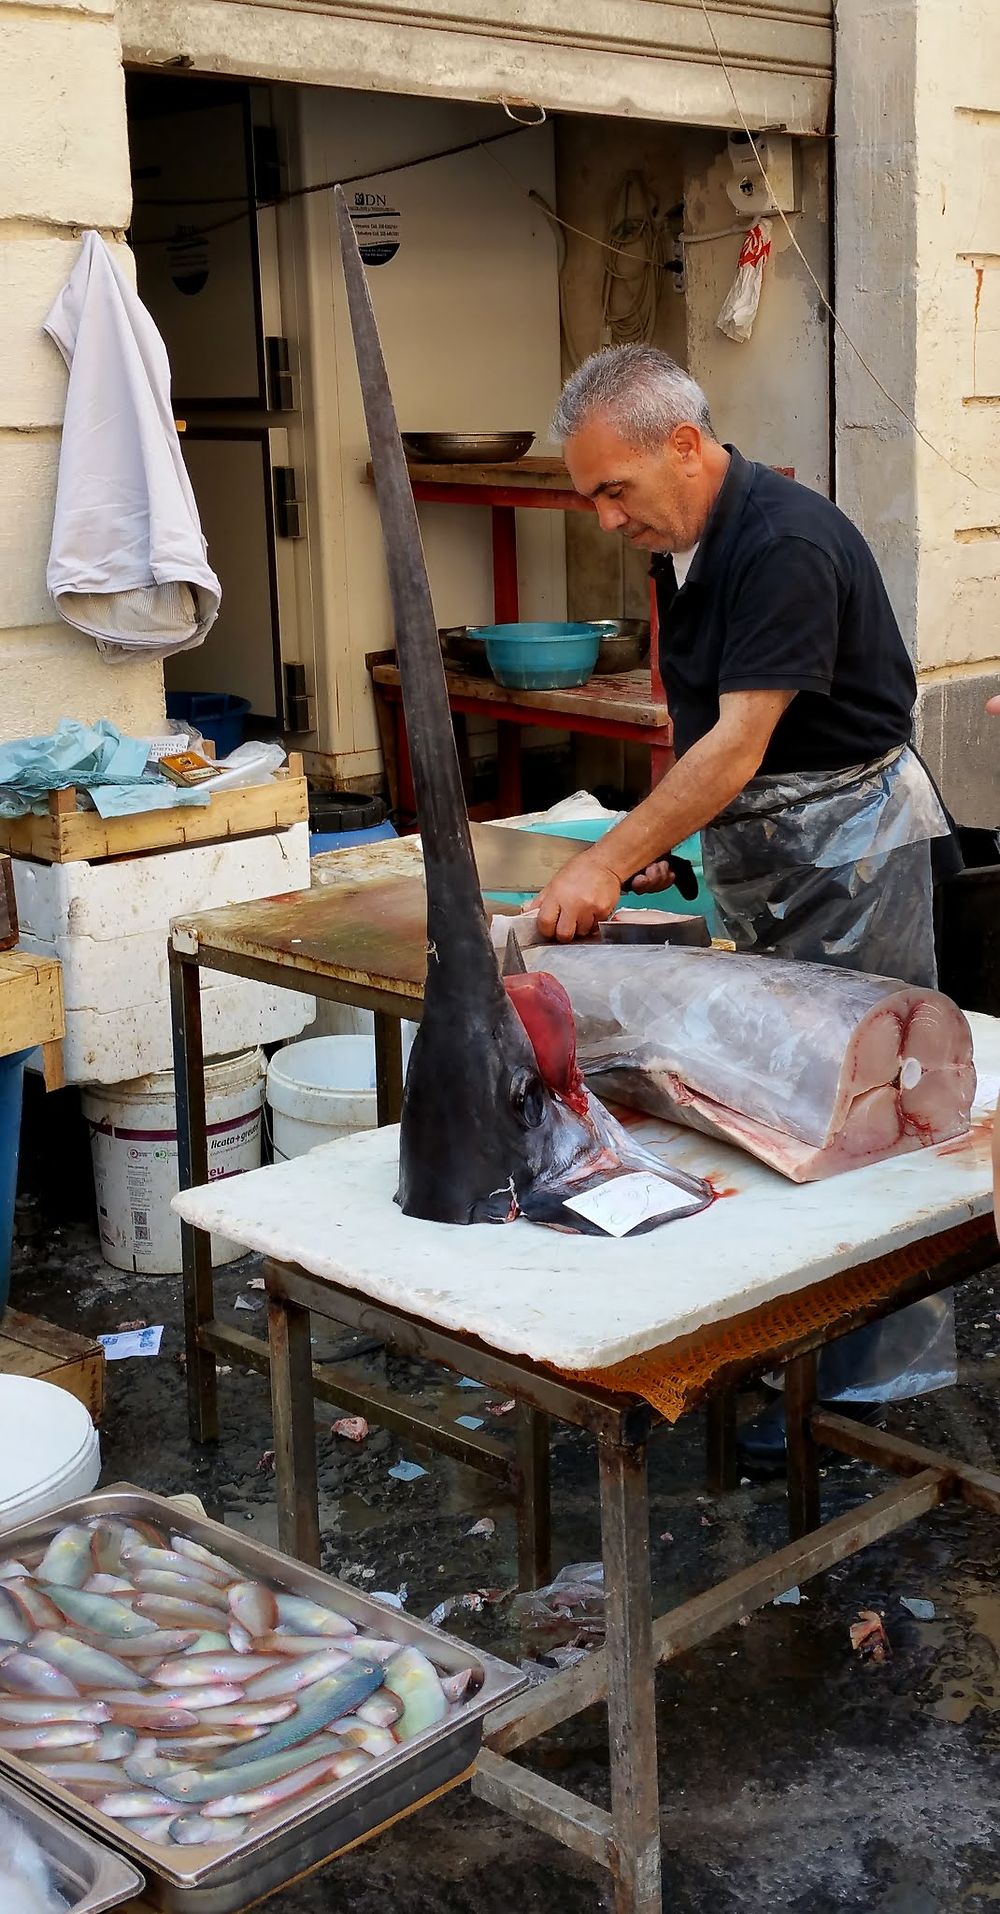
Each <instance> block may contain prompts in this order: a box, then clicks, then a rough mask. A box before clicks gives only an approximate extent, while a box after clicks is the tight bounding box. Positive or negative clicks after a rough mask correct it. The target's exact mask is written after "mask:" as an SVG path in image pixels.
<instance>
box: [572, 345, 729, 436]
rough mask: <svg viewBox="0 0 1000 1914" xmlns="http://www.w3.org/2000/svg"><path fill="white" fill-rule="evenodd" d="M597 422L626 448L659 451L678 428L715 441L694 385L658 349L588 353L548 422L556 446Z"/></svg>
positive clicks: (705, 407)
mask: <svg viewBox="0 0 1000 1914" xmlns="http://www.w3.org/2000/svg"><path fill="white" fill-rule="evenodd" d="M598 416H603V417H605V418H606V419H608V420H609V422H610V423H611V424H612V425H613V426H614V428H615V430H616V431H617V432H618V433H620V435H621V437H622V438H623V439H624V441H625V443H626V445H641V446H643V447H652V446H656V445H662V444H664V442H665V441H666V440H667V439H669V437H670V434H671V432H673V431H674V430H675V428H676V427H677V426H678V425H696V426H697V427H698V429H699V431H700V432H703V433H704V434H705V437H706V438H709V439H714V437H715V430H714V427H713V425H712V415H711V413H710V412H709V409H708V400H707V399H706V397H705V394H704V392H703V391H702V389H701V387H700V385H699V384H698V382H697V380H696V379H692V377H691V375H690V373H689V372H685V370H684V368H683V366H679V365H678V364H677V362H676V360H674V359H671V357H670V355H669V353H667V352H661V351H660V349H659V347H658V346H606V347H605V348H604V349H603V351H601V352H592V353H591V355H590V358H589V359H585V360H584V362H583V364H582V365H581V366H578V367H577V370H576V371H575V372H574V373H573V374H572V375H571V377H570V378H568V379H567V381H566V384H565V385H564V386H563V389H562V393H561V396H560V399H559V404H558V405H557V406H556V410H555V414H554V417H553V420H552V436H553V438H555V439H556V440H557V441H558V442H559V444H560V445H563V444H565V442H566V440H567V439H571V438H574V437H575V435H576V433H577V432H579V431H580V430H581V429H582V427H583V426H585V425H589V423H590V421H591V420H592V419H594V418H597V417H598Z"/></svg>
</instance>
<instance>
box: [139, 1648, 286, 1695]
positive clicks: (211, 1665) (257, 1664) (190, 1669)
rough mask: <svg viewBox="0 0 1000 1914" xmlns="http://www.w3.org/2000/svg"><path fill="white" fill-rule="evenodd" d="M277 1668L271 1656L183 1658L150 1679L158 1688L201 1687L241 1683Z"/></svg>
mask: <svg viewBox="0 0 1000 1914" xmlns="http://www.w3.org/2000/svg"><path fill="white" fill-rule="evenodd" d="M276 1667H280V1662H279V1661H278V1659H277V1657H276V1656H274V1655H183V1656H178V1657H175V1658H173V1659H172V1660H170V1661H165V1662H163V1663H162V1664H161V1666H160V1667H159V1668H157V1669H156V1670H155V1671H154V1673H153V1675H152V1676H151V1677H150V1679H151V1680H152V1681H153V1682H155V1684H156V1686H157V1687H158V1688H188V1687H190V1688H200V1687H202V1686H203V1685H204V1684H205V1682H219V1681H223V1682H228V1681H235V1682H238V1683H242V1682H244V1681H248V1680H249V1679H250V1677H251V1676H252V1675H263V1674H264V1673H265V1671H266V1670H267V1669H268V1668H276Z"/></svg>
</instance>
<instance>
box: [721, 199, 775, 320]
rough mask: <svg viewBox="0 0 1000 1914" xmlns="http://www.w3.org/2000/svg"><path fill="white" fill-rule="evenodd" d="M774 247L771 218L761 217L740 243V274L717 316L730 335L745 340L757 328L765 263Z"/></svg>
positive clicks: (738, 271) (737, 270) (737, 275)
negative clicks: (755, 323)
mask: <svg viewBox="0 0 1000 1914" xmlns="http://www.w3.org/2000/svg"><path fill="white" fill-rule="evenodd" d="M770 251H771V221H770V220H769V219H759V220H758V221H757V224H756V225H755V226H751V228H750V231H749V232H748V233H747V235H746V238H745V239H744V241H743V244H742V246H741V247H740V258H739V264H738V266H737V268H736V278H735V279H734V280H733V283H732V285H731V286H730V288H729V291H728V292H727V294H726V296H725V298H724V300H723V302H722V307H721V310H720V312H719V316H718V318H717V320H716V322H715V323H716V325H717V326H718V328H719V331H720V332H724V333H725V335H726V337H727V339H735V340H736V341H737V342H738V343H739V344H743V343H745V341H746V340H747V339H749V337H750V334H751V333H752V331H753V322H754V320H755V319H756V317H757V307H758V306H759V305H760V289H761V286H762V285H763V282H764V265H765V262H766V260H767V257H768V255H769V253H770Z"/></svg>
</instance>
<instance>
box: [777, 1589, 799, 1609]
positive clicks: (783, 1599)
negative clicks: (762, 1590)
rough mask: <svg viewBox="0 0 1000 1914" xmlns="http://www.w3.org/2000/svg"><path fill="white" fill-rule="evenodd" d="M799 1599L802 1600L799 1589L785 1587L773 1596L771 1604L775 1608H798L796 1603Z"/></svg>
mask: <svg viewBox="0 0 1000 1914" xmlns="http://www.w3.org/2000/svg"><path fill="white" fill-rule="evenodd" d="M801 1600H802V1591H801V1589H799V1588H786V1589H785V1590H784V1591H783V1592H782V1594H780V1595H776V1596H775V1597H774V1604H773V1605H774V1607H775V1608H798V1605H799V1603H800V1601H801Z"/></svg>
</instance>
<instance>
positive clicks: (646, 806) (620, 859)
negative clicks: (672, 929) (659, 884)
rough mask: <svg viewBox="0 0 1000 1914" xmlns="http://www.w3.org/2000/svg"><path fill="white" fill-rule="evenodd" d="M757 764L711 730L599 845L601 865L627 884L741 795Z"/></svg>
mask: <svg viewBox="0 0 1000 1914" xmlns="http://www.w3.org/2000/svg"><path fill="white" fill-rule="evenodd" d="M757 768H758V766H757V763H756V762H755V761H754V756H753V755H751V756H749V757H748V756H747V755H746V753H744V752H739V753H738V752H737V751H736V750H734V746H733V743H732V740H730V739H727V738H726V737H724V736H722V735H720V734H719V733H718V731H710V732H709V733H708V734H707V736H706V737H704V738H700V739H699V740H698V743H697V744H694V745H692V747H691V749H690V751H687V752H685V754H684V756H683V758H681V759H680V760H679V762H678V763H677V764H675V765H672V766H671V769H670V770H669V771H668V772H667V774H666V776H665V777H664V778H662V779H661V781H660V783H659V784H658V785H657V787H656V789H655V791H651V792H650V795H649V797H648V798H644V799H643V801H642V803H641V804H637V805H636V807H635V810H634V811H630V812H629V815H628V817H626V818H623V819H622V822H621V823H620V824H616V825H615V827H614V829H613V830H611V831H609V832H608V833H607V836H606V837H603V838H602V839H601V841H600V845H599V846H597V847H595V848H596V850H597V855H598V857H599V858H600V861H601V863H602V864H604V865H605V866H606V867H607V868H608V869H609V870H612V871H614V873H615V875H616V876H617V877H618V878H619V879H620V880H621V882H622V883H623V884H624V883H625V882H627V880H628V879H629V878H630V877H632V876H634V875H635V873H636V871H641V870H644V869H645V867H646V865H647V864H653V863H655V862H656V860H657V859H658V858H661V857H665V856H666V855H667V853H668V851H672V850H673V848H674V846H675V845H676V844H682V843H683V841H684V839H685V838H686V837H690V836H691V833H692V832H693V831H700V830H702V829H703V827H704V826H705V825H706V824H710V823H711V821H712V819H713V818H714V817H718V815H719V812H720V811H723V810H725V807H726V805H727V804H730V803H731V802H732V800H733V798H734V797H737V796H738V794H739V793H740V791H742V789H743V786H744V785H745V784H746V782H747V780H748V779H749V778H751V777H753V775H754V773H755V772H756V770H757Z"/></svg>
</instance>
